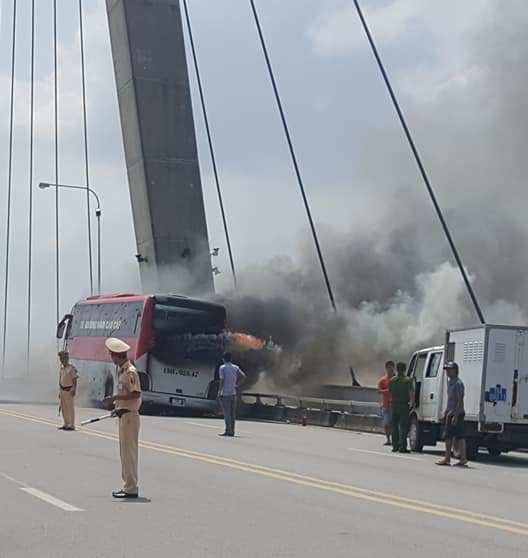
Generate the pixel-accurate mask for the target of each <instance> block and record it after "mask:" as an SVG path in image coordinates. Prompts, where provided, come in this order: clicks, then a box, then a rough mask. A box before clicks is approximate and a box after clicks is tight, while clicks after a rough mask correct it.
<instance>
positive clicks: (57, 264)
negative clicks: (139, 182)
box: [53, 0, 60, 347]
mask: <svg viewBox="0 0 528 558" xmlns="http://www.w3.org/2000/svg"><path fill="white" fill-rule="evenodd" d="M57 43H58V41H57V0H53V87H54V95H53V98H54V120H55V123H54V124H55V134H54V135H55V297H56V299H55V300H56V320H57V321H56V323H57V324H58V323H59V318H60V316H59V314H60V244H59V231H60V224H59V221H60V215H59V184H60V182H59V88H58V53H57V50H58V44H57ZM58 346H59V342H58V341H57V347H58Z"/></svg>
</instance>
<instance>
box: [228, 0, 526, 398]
mask: <svg viewBox="0 0 528 558" xmlns="http://www.w3.org/2000/svg"><path fill="white" fill-rule="evenodd" d="M508 6H509V11H508V14H509V16H508V17H507V18H504V17H502V16H504V12H503V11H502V10H503V8H502V5H501V7H498V6H497V7H495V8H494V9H491V10H490V13H489V19H488V20H486V21H485V23H484V24H483V26H482V29H481V31H480V32H479V33H477V34H476V35H475V36H473V37H472V38H471V40H470V43H469V44H468V49H467V52H466V53H464V56H466V58H467V60H466V62H467V70H468V72H469V73H470V74H471V76H476V77H474V79H472V80H470V82H469V85H468V86H467V87H469V88H470V89H469V90H464V91H462V92H461V91H459V90H454V91H452V90H447V91H444V92H442V93H440V94H439V95H438V97H437V98H436V99H435V101H434V103H430V104H428V103H423V104H418V105H417V106H415V107H414V110H413V111H409V112H410V116H411V119H412V124H413V128H414V130H415V132H416V137H417V139H418V140H419V143H420V145H421V147H422V152H423V154H424V159H425V162H426V165H427V166H428V168H429V169H430V171H431V172H430V174H431V178H432V180H433V183H434V184H435V186H436V189H437V193H438V196H439V199H440V202H441V204H442V206H443V207H444V209H445V215H446V218H447V221H448V223H449V226H450V228H451V230H452V233H453V235H454V237H455V241H456V242H457V245H458V247H459V250H460V252H461V254H462V257H463V259H464V263H465V266H466V268H467V270H468V272H469V273H470V276H471V278H472V281H473V285H474V288H475V291H476V293H477V295H478V297H479V299H480V302H481V305H482V307H483V310H484V313H485V315H486V318H487V321H488V322H490V323H493V322H495V323H497V322H498V323H508V324H526V323H527V314H526V311H527V307H528V290H527V288H526V287H527V282H526V271H527V269H528V251H527V250H526V249H525V247H526V241H527V239H528V226H527V221H526V218H525V216H524V210H523V208H524V206H525V205H526V201H527V200H528V195H527V190H526V177H527V176H528V158H527V157H526V154H525V150H526V145H527V144H528V96H527V95H526V91H527V89H528V79H527V78H526V72H525V68H526V67H528V41H527V40H526V28H527V24H528V8H527V6H526V4H525V3H524V2H522V1H513V2H509V3H508ZM512 14H514V15H515V17H514V16H513V15H512ZM499 16H500V17H499ZM467 99H469V100H470V101H469V103H468V102H467ZM404 100H405V99H404ZM446 122H448V123H449V125H446ZM446 129H448V130H449V133H448V134H447V135H442V134H441V133H439V130H442V131H443V132H442V133H444V134H445V130H446ZM376 141H377V144H376V149H375V150H373V152H372V159H371V160H370V165H371V167H372V169H373V170H372V175H373V176H375V180H376V190H377V196H376V202H375V203H376V207H365V212H366V213H367V214H368V213H369V212H372V214H373V215H374V214H375V215H377V216H378V217H379V215H380V214H381V218H377V219H374V218H373V225H372V227H365V226H361V227H359V226H358V227H355V226H354V224H353V223H352V224H351V227H350V229H349V230H348V231H338V230H333V229H332V228H331V227H328V226H325V227H321V229H322V244H323V247H324V251H325V254H326V256H327V260H328V267H329V270H330V275H331V280H332V282H333V284H334V287H335V291H336V296H337V301H338V306H339V312H338V314H337V315H334V314H333V313H332V312H331V311H330V309H329V304H328V299H327V297H326V292H325V290H324V284H323V281H322V277H321V272H320V269H319V267H318V265H317V262H316V260H315V258H314V252H313V246H312V244H311V240H310V237H309V234H308V232H307V233H306V240H305V241H304V244H303V246H302V250H301V259H300V262H293V261H292V260H290V259H288V258H276V259H274V260H272V261H271V262H268V263H266V264H265V265H261V266H257V267H253V268H250V269H246V270H244V271H243V273H242V274H241V278H240V284H241V289H240V292H239V293H238V294H237V295H234V294H228V295H225V296H224V302H225V304H226V305H227V307H228V312H229V323H230V327H231V329H232V330H239V331H247V332H249V333H251V334H253V335H256V336H259V337H261V338H262V339H264V340H266V339H269V338H271V339H272V340H273V341H274V342H275V343H276V344H277V345H278V346H279V347H281V349H282V352H281V353H280V354H279V355H275V357H274V358H273V359H270V361H269V362H265V360H266V359H264V362H260V363H257V364H256V365H255V367H254V368H253V370H254V371H255V370H256V372H254V373H253V375H252V382H253V383H257V382H258V383H261V384H262V385H264V386H265V387H273V388H276V389H288V390H297V391H302V390H304V389H306V387H307V386H309V385H311V384H321V383H331V382H339V383H343V384H345V383H347V384H350V376H349V375H348V367H349V365H352V366H353V367H354V368H355V370H356V372H357V374H358V377H359V378H360V380H361V381H362V382H363V383H366V384H372V383H373V381H374V379H375V378H376V377H377V376H378V375H381V373H382V366H383V362H384V361H385V360H387V359H388V358H391V359H394V360H396V359H403V360H406V359H407V358H408V357H409V355H410V354H411V352H412V351H414V350H416V349H417V348H419V347H423V346H427V345H436V344H442V342H443V338H444V332H445V329H446V328H449V327H463V326H467V325H473V324H476V323H478V320H477V316H476V314H475V312H474V309H473V307H472V305H471V303H470V301H469V299H468V296H467V292H466V291H465V288H464V286H463V283H462V281H461V278H460V274H459V271H458V269H457V268H456V267H455V265H454V263H453V260H452V256H451V254H450V252H449V250H448V247H447V244H446V241H445V238H444V237H443V235H442V232H441V229H440V226H439V223H438V221H437V218H436V216H435V214H434V212H433V209H432V206H431V204H430V202H429V200H428V198H427V195H426V193H425V190H424V187H423V184H422V183H421V182H420V180H419V177H418V173H416V178H415V181H414V182H412V183H407V184H402V183H401V181H400V179H399V178H398V177H399V176H409V174H408V172H403V171H402V172H401V173H400V170H401V169H403V167H404V165H408V161H400V160H394V158H393V157H392V155H391V146H390V145H385V143H384V138H383V137H382V136H381V137H378V138H376ZM380 153H382V154H383V161H381V163H382V164H381V165H380V159H379V154H380ZM367 163H369V161H366V162H365V168H367ZM378 190H379V192H378ZM361 202H362V200H361V199H359V200H356V201H355V203H356V204H361ZM374 210H375V211H374ZM245 364H246V365H247V366H249V365H250V362H246V363H245Z"/></svg>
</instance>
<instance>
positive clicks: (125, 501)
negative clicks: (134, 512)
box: [114, 496, 152, 504]
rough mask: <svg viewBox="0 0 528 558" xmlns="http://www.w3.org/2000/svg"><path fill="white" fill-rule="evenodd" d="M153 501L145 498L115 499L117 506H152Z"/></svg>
mask: <svg viewBox="0 0 528 558" xmlns="http://www.w3.org/2000/svg"><path fill="white" fill-rule="evenodd" d="M151 502H152V500H151V499H150V498H144V497H143V496H139V497H138V498H119V499H117V498H116V499H114V503H117V504H150V503H151Z"/></svg>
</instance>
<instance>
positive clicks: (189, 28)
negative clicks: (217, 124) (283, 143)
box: [183, 0, 237, 289]
mask: <svg viewBox="0 0 528 558" xmlns="http://www.w3.org/2000/svg"><path fill="white" fill-rule="evenodd" d="M183 7H184V10H185V19H186V21H187V31H188V33H189V42H190V45H191V52H192V58H193V63H194V71H195V73H196V81H197V84H198V91H199V94H200V103H201V105H202V113H203V118H204V122H205V131H206V134H207V141H208V143H209V153H210V155H211V162H212V166H213V174H214V179H215V184H216V191H217V193H218V202H219V204H220V212H221V214H222V223H223V225H224V233H225V237H226V243H227V251H228V253H229V263H230V265H231V273H232V274H233V283H234V285H235V289H236V288H237V276H236V271H235V262H234V259H233V251H232V249H231V240H230V238H229V229H228V226H227V218H226V214H225V209H224V201H223V197H222V190H221V188H220V180H219V178H218V167H217V165H216V156H215V151H214V147H213V140H212V136H211V128H210V126H209V117H208V115H207V106H206V103H205V95H204V91H203V86H202V78H201V75H200V67H199V65H198V57H197V56H196V49H195V46H194V37H193V31H192V25H191V17H190V15H189V9H188V6H187V0H183Z"/></svg>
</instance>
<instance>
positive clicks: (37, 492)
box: [0, 473, 84, 511]
mask: <svg viewBox="0 0 528 558" xmlns="http://www.w3.org/2000/svg"><path fill="white" fill-rule="evenodd" d="M0 476H2V477H4V478H5V479H7V480H8V481H11V482H12V483H14V484H18V485H19V486H20V490H22V491H23V492H26V493H27V494H31V495H32V496H35V498H40V499H41V500H44V502H47V503H48V504H51V505H52V506H56V507H58V508H60V509H61V510H64V511H84V510H82V509H81V508H77V507H75V506H72V505H71V504H68V502H64V501H63V500H59V499H58V498H55V497H54V496H51V495H50V494H46V493H45V492H42V490H38V489H37V488H32V487H31V486H28V485H27V484H26V483H25V482H22V481H19V480H18V479H15V478H14V477H11V476H10V475H6V473H0Z"/></svg>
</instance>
